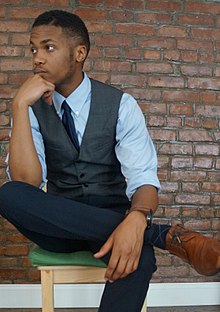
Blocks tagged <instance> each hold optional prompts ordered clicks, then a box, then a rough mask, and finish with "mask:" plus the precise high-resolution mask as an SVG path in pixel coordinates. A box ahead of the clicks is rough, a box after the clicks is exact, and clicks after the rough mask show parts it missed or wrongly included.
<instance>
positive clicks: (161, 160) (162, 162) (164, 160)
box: [158, 155, 169, 169]
mask: <svg viewBox="0 0 220 312" xmlns="http://www.w3.org/2000/svg"><path fill="white" fill-rule="evenodd" d="M168 166H169V157H168V156H162V155H158V168H159V169H161V168H167V167H168Z"/></svg>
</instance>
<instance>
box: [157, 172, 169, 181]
mask: <svg viewBox="0 0 220 312" xmlns="http://www.w3.org/2000/svg"><path fill="white" fill-rule="evenodd" d="M158 177H159V180H160V181H161V182H162V181H167V180H168V170H167V169H166V170H161V169H159V171H158Z"/></svg>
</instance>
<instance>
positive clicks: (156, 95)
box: [124, 88, 161, 101]
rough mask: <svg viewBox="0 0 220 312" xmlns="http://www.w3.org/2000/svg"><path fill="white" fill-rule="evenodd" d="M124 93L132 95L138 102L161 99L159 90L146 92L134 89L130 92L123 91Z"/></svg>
mask: <svg viewBox="0 0 220 312" xmlns="http://www.w3.org/2000/svg"><path fill="white" fill-rule="evenodd" d="M124 91H125V92H128V93H132V95H133V96H134V97H135V98H136V99H137V100H138V99H141V100H147V101H149V100H152V101H154V100H159V99H160V98H161V91H159V90H146V89H135V88H132V91H131V90H126V89H125V90H124Z"/></svg>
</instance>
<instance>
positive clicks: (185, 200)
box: [175, 194, 210, 205]
mask: <svg viewBox="0 0 220 312" xmlns="http://www.w3.org/2000/svg"><path fill="white" fill-rule="evenodd" d="M175 202H176V203H177V204H184V205H209V204H210V195H202V194H178V195H177V196H176V197H175Z"/></svg>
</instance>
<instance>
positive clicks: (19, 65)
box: [0, 58, 32, 72]
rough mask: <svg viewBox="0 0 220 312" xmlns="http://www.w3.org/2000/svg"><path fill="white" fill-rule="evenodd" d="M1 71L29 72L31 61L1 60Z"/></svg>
mask: <svg viewBox="0 0 220 312" xmlns="http://www.w3.org/2000/svg"><path fill="white" fill-rule="evenodd" d="M0 69H1V71H3V72H5V71H17V70H31V69H32V61H31V60H30V59H15V58H14V59H2V60H1V64H0Z"/></svg>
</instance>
